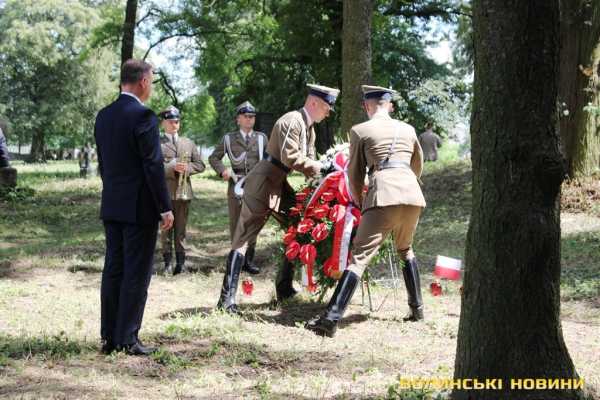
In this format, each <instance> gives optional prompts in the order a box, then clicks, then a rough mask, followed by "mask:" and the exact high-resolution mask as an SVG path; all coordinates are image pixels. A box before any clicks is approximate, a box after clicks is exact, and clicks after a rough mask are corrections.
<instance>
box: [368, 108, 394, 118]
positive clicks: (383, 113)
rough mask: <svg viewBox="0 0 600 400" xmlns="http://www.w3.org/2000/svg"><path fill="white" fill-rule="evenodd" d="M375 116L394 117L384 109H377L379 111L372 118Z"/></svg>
mask: <svg viewBox="0 0 600 400" xmlns="http://www.w3.org/2000/svg"><path fill="white" fill-rule="evenodd" d="M373 118H383V119H392V117H390V113H388V112H386V111H383V110H377V112H376V113H375V114H373V116H372V117H371V119H373Z"/></svg>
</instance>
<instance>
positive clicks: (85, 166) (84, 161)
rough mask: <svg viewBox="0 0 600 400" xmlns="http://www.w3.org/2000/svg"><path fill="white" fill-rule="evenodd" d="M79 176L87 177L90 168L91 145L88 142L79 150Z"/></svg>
mask: <svg viewBox="0 0 600 400" xmlns="http://www.w3.org/2000/svg"><path fill="white" fill-rule="evenodd" d="M78 158H79V177H80V178H87V176H88V174H89V173H90V172H91V170H92V163H91V161H92V147H91V146H90V144H89V143H86V144H85V147H82V148H81V150H80V151H79V157H78Z"/></svg>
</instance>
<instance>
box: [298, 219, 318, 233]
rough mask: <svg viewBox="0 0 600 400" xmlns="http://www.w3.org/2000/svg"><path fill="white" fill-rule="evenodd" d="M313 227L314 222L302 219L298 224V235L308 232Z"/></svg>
mask: <svg viewBox="0 0 600 400" xmlns="http://www.w3.org/2000/svg"><path fill="white" fill-rule="evenodd" d="M313 226H315V221H313V220H312V219H310V218H304V219H303V220H302V221H300V222H299V223H298V233H306V232H309V231H310V230H311V229H312V227H313Z"/></svg>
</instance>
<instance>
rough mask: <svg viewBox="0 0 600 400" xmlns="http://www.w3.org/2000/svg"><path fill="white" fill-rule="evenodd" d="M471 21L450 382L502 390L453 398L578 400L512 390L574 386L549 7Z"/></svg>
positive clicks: (482, 0)
mask: <svg viewBox="0 0 600 400" xmlns="http://www.w3.org/2000/svg"><path fill="white" fill-rule="evenodd" d="M473 20H474V39H475V40H474V42H475V82H474V103H473V116H472V121H471V140H472V162H473V206H472V210H471V221H470V224H469V232H468V236H467V245H466V246H467V247H466V254H465V258H466V265H465V275H464V285H463V287H464V290H463V295H462V305H461V316H460V325H459V332H458V345H457V353H456V361H455V372H454V374H455V375H454V377H455V384H456V382H457V380H459V379H460V380H463V379H477V381H478V383H480V382H482V383H484V384H485V382H486V379H501V380H502V388H497V389H495V390H494V388H493V387H491V386H489V387H488V390H468V389H469V388H470V387H473V385H472V382H469V381H461V382H465V386H464V387H463V386H461V387H458V388H455V390H454V391H453V394H452V396H453V399H461V400H462V399H469V400H476V399H485V400H490V399H503V400H506V399H518V400H525V399H545V400H552V399H561V400H566V399H577V398H580V396H581V390H556V389H552V390H544V389H543V383H541V381H540V383H539V384H538V385H539V386H537V387H536V388H533V389H532V390H518V389H519V386H518V385H519V383H520V384H521V388H527V389H531V385H530V383H531V382H530V381H519V379H528V378H533V379H534V380H535V379H536V378H538V379H543V378H545V379H558V380H559V381H558V382H559V383H561V381H560V379H574V381H563V382H568V383H564V384H565V385H567V384H575V385H579V382H578V381H577V379H578V378H577V374H576V372H575V368H574V366H573V362H572V361H571V358H570V356H569V353H568V351H567V348H566V346H565V343H564V340H563V335H562V328H561V324H560V316H559V313H560V286H559V283H560V212H559V193H560V185H561V183H562V181H563V177H564V167H563V163H562V156H561V154H560V149H559V136H558V131H557V126H558V113H557V107H556V105H557V95H558V87H557V83H558V76H557V74H558V51H559V5H558V0H530V1H508V2H506V1H496V0H475V1H474V2H473ZM511 380H514V381H511ZM488 382H489V381H488ZM544 382H545V383H547V381H544ZM554 383H555V382H554V381H552V384H554ZM513 385H514V386H513ZM479 388H481V387H479Z"/></svg>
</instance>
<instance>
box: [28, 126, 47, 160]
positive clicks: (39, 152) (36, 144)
mask: <svg viewBox="0 0 600 400" xmlns="http://www.w3.org/2000/svg"><path fill="white" fill-rule="evenodd" d="M45 150H46V138H45V132H44V130H43V129H42V128H38V129H37V130H36V131H35V132H34V133H33V137H32V138H31V150H30V152H29V157H28V158H27V162H30V163H35V162H45V161H46V151H45Z"/></svg>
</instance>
